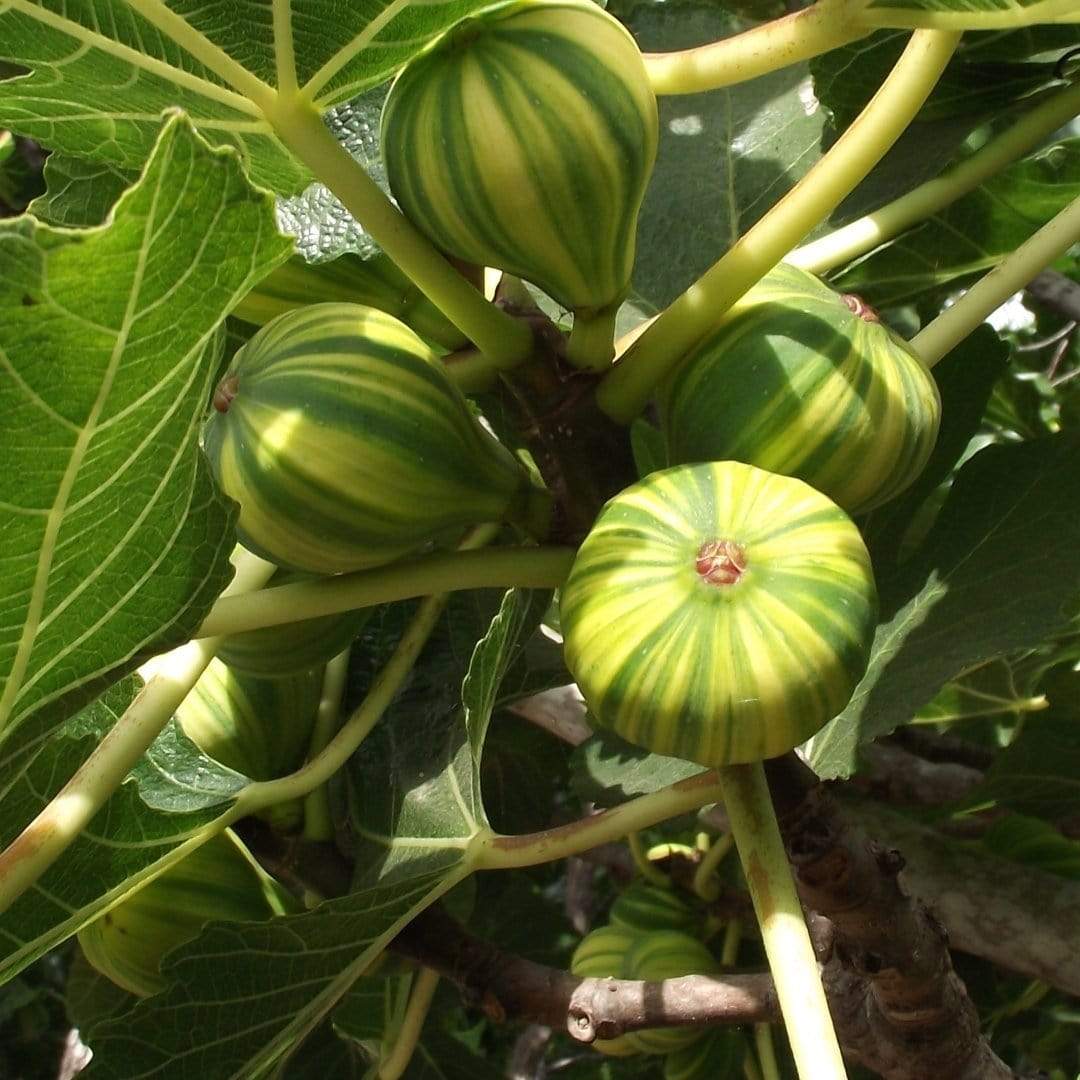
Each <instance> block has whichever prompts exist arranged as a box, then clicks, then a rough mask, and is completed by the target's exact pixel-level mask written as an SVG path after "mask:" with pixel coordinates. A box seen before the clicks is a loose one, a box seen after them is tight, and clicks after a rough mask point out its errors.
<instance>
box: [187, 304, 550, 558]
mask: <svg viewBox="0 0 1080 1080" xmlns="http://www.w3.org/2000/svg"><path fill="white" fill-rule="evenodd" d="M214 408H215V410H216V411H215V412H214V413H213V415H212V416H211V418H210V420H209V422H208V424H207V426H206V431H205V437H204V446H205V449H206V453H207V456H208V457H209V459H210V465H211V467H212V469H213V471H214V475H215V476H216V477H217V480H218V483H219V484H220V486H221V487H222V489H223V490H224V491H225V493H226V494H227V495H230V496H231V497H232V498H234V499H236V501H237V502H238V503H239V504H240V519H239V522H238V524H237V532H238V534H239V537H240V541H241V543H242V544H244V546H245V547H247V548H250V549H251V550H252V551H254V552H255V553H256V554H259V555H264V556H265V557H266V558H268V559H270V560H271V561H272V562H275V563H277V564H278V565H280V566H284V567H289V568H292V569H297V570H309V571H313V572H315V573H322V574H333V573H338V572H341V571H346V570H360V569H363V568H366V567H371V566H379V565H381V564H383V563H387V562H391V561H392V560H394V559H397V558H400V557H401V556H403V555H406V554H408V553H409V552H412V551H416V550H417V549H419V548H422V547H424V546H425V545H427V544H429V543H431V542H432V541H433V540H435V539H436V538H437V537H439V536H441V535H443V534H444V533H445V532H446V531H447V530H452V529H455V528H465V527H467V526H470V525H479V524H483V523H486V522H498V521H508V522H513V523H515V524H520V525H521V526H522V527H523V528H526V529H528V530H530V531H532V532H542V531H543V530H544V529H545V528H546V526H547V520H548V515H549V513H550V497H549V496H548V495H547V493H546V492H544V491H542V490H540V489H539V488H538V487H537V486H535V485H534V484H533V482H532V480H531V479H530V477H529V474H528V473H527V472H526V470H525V468H524V467H523V466H522V465H521V464H520V463H519V462H518V461H517V460H516V459H515V458H514V456H513V455H512V454H511V453H510V452H509V451H508V450H506V449H504V448H503V447H502V446H501V445H500V444H499V442H498V441H497V440H496V439H495V438H494V437H493V436H492V435H490V434H489V433H488V432H487V431H486V430H485V429H484V427H483V426H482V425H481V423H480V421H479V420H478V419H477V418H476V416H474V415H473V412H472V410H471V408H470V406H469V404H468V402H467V401H466V400H465V398H464V397H463V396H462V394H461V392H460V391H459V390H458V389H457V387H456V386H454V384H453V383H452V382H451V381H450V378H449V376H448V375H447V374H446V371H445V369H444V366H443V364H442V361H441V360H439V358H438V357H437V356H436V355H435V354H434V353H433V352H432V351H431V350H430V349H429V348H428V347H427V346H426V345H425V344H424V343H423V341H421V340H420V338H418V337H417V336H416V334H414V333H413V332H412V331H411V330H410V329H409V328H408V327H407V326H405V325H404V323H401V322H399V321H398V320H397V319H395V318H393V317H392V316H390V315H387V314H386V313H385V312H382V311H378V310H377V309H376V308H371V307H363V306H361V305H359V304H313V305H311V306H310V307H305V308H299V309H297V310H295V311H289V312H286V313H285V314H284V315H280V316H278V317H277V318H276V319H274V320H272V321H271V322H269V323H267V324H266V326H264V327H263V328H262V329H261V330H260V331H259V332H258V333H257V334H256V335H255V336H254V337H253V338H252V339H251V340H250V341H249V342H248V343H247V344H246V345H245V346H244V347H243V348H241V349H240V350H239V351H238V352H237V353H236V356H235V357H234V358H233V362H232V365H231V367H230V369H229V371H228V373H227V374H226V375H225V377H224V378H223V379H222V380H221V383H220V384H219V386H218V390H217V393H216V394H215V396H214Z"/></svg>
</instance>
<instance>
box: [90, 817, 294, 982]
mask: <svg viewBox="0 0 1080 1080" xmlns="http://www.w3.org/2000/svg"><path fill="white" fill-rule="evenodd" d="M297 907H298V905H297V904H296V902H295V901H294V900H293V899H292V898H291V897H290V896H289V894H288V893H286V892H285V890H284V889H283V888H282V887H281V886H280V885H279V884H278V883H277V882H276V881H275V880H274V879H273V878H271V877H270V876H269V875H268V874H267V873H266V872H265V871H263V869H262V868H261V867H260V866H259V864H258V863H257V862H256V861H255V860H254V858H252V856H251V854H250V853H249V852H248V850H247V848H245V847H244V845H243V844H242V843H241V842H240V841H239V839H237V837H236V835H235V834H234V833H233V832H232V830H231V829H226V830H225V831H224V832H222V833H218V834H217V835H216V836H213V837H211V838H210V839H209V840H207V841H206V843H205V844H203V845H201V846H200V847H197V848H196V849H195V850H194V851H192V852H191V853H190V854H188V855H186V856H184V858H182V859H180V860H179V861H178V862H177V863H176V864H175V865H174V866H172V867H171V868H170V869H168V870H166V871H165V872H164V873H163V874H161V875H160V876H159V877H156V878H154V880H153V881H151V882H150V883H149V884H148V885H144V886H143V887H142V888H140V889H139V890H138V891H137V892H133V893H132V894H131V895H129V896H128V897H126V898H125V899H124V900H122V901H121V902H120V903H119V904H117V905H116V906H115V907H112V908H110V909H109V910H108V911H106V912H105V914H104V915H100V916H99V917H98V918H97V919H95V920H94V921H93V922H91V923H89V924H87V925H86V926H84V927H83V928H82V930H80V931H79V944H80V946H81V947H82V951H83V954H84V955H85V956H86V959H87V960H88V961H89V962H90V964H91V965H92V966H93V967H94V968H96V969H97V970H98V971H99V972H100V973H101V974H102V975H104V976H105V977H106V978H107V979H109V980H110V981H111V982H113V983H115V984H116V985H117V986H120V987H123V989H125V990H128V991H130V992H131V993H132V994H137V995H138V996H139V997H150V996H151V995H152V994H157V993H159V992H160V991H162V990H164V989H165V987H166V986H167V985H168V983H169V980H168V978H167V977H166V976H165V975H163V974H162V972H161V961H162V959H163V958H164V957H165V956H166V955H167V954H168V953H170V952H172V951H173V949H176V948H179V947H180V946H181V945H183V944H185V943H186V942H188V941H191V940H192V939H193V938H195V937H198V935H199V933H200V932H201V931H202V928H203V927H204V926H205V925H206V924H207V923H208V922H211V921H212V920H233V921H237V922H253V921H256V920H262V919H269V918H271V917H272V916H274V915H284V914H288V913H290V912H292V911H295V910H296V908H297Z"/></svg>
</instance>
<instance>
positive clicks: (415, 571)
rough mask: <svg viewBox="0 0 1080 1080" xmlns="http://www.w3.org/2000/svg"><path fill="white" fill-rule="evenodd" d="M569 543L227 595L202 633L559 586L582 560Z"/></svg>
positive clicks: (416, 562)
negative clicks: (468, 593)
mask: <svg viewBox="0 0 1080 1080" xmlns="http://www.w3.org/2000/svg"><path fill="white" fill-rule="evenodd" d="M574 554H575V552H574V549H573V548H569V547H533V548H527V547H502V548H498V547H497V548H489V549H487V550H485V551H454V552H446V553H443V554H439V555H426V556H422V557H421V558H418V559H411V560H407V561H402V562H400V563H391V564H390V565H388V566H378V567H375V568H374V569H371V570H358V571H356V572H355V573H351V574H338V575H335V576H334V577H327V578H322V579H318V580H315V581H304V582H295V583H293V584H291V585H278V586H276V587H274V588H271V589H261V590H259V592H257V593H253V594H251V595H249V596H245V597H243V598H242V599H241V598H239V597H237V598H236V599H235V600H234V599H232V598H224V597H223V598H222V599H220V600H218V602H217V603H216V604H215V605H214V606H213V608H211V610H210V614H209V615H207V617H206V620H205V621H204V622H203V624H202V626H201V627H199V629H198V630H197V631H196V633H195V636H196V637H198V638H202V637H213V636H220V635H227V634H239V633H242V632H243V631H245V630H258V629H260V628H262V627H265V626H280V625H281V624H282V623H291V622H298V621H302V620H304V619H310V618H313V617H316V616H318V615H334V614H338V613H340V612H342V611H353V610H355V609H356V608H363V607H372V606H373V605H375V604H389V603H393V602H394V601H396V600H408V599H410V598H411V597H416V596H427V595H429V594H432V593H439V592H456V591H459V590H462V589H492V588H507V589H509V588H515V587H516V588H523V589H554V588H557V587H558V586H559V585H561V584H562V583H563V581H564V580H565V578H566V575H567V574H568V573H569V572H570V565H571V563H572V562H573V561H574Z"/></svg>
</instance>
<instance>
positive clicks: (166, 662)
mask: <svg viewBox="0 0 1080 1080" xmlns="http://www.w3.org/2000/svg"><path fill="white" fill-rule="evenodd" d="M233 561H234V566H235V568H236V574H235V576H234V577H233V580H232V582H231V583H230V584H229V587H228V588H227V589H226V590H225V594H226V595H234V596H235V595H238V594H240V593H243V592H245V591H248V590H251V589H257V588H258V587H259V586H260V585H262V584H263V583H264V582H265V581H267V580H269V578H270V575H271V574H272V573H273V572H274V571H275V570H276V569H277V567H275V566H274V565H273V564H271V563H268V562H266V561H265V560H263V559H260V558H258V557H257V556H255V555H252V554H251V553H250V552H247V551H244V550H243V549H242V548H237V550H236V552H235V553H234V556H233ZM219 643H220V639H218V638H206V639H204V640H203V641H190V642H188V643H187V644H186V645H181V646H180V647H179V648H178V649H173V651H172V652H170V653H166V654H165V655H164V656H159V657H155V658H154V660H152V661H150V662H148V663H147V664H146V665H144V667H143V668H142V669H140V673H141V674H142V675H143V678H144V679H145V685H144V686H143V688H142V689H141V690H140V691H139V693H138V694H137V695H136V697H135V700H134V701H132V703H131V704H130V705H129V706H128V707H127V709H125V710H124V713H123V715H122V716H121V717H120V719H119V720H117V721H116V723H115V724H114V725H113V727H112V729H111V730H110V731H109V733H108V734H107V735H106V736H105V738H103V739H102V740H101V742H100V743H98V745H97V747H95V749H94V751H93V752H92V753H91V754H90V756H89V757H88V758H87V759H86V761H84V762H83V764H82V765H80V766H79V768H78V769H77V770H76V772H75V774H74V775H73V776H72V777H71V779H70V780H69V781H68V782H67V783H66V784H65V785H64V786H63V788H61V790H60V791H59V793H58V794H57V795H56V796H55V797H54V798H53V799H52V801H51V802H49V803H48V805H47V806H45V808H44V809H43V810H42V811H41V813H39V814H38V816H37V817H36V818H34V820H33V821H32V822H31V823H30V824H29V825H27V826H26V828H25V829H23V831H22V832H21V833H20V834H19V835H18V836H17V837H16V838H15V839H14V840H13V841H12V842H11V844H9V845H8V847H7V848H6V849H5V850H4V851H3V852H2V853H0V912H3V911H6V910H7V909H8V908H9V907H10V906H11V905H12V904H13V903H14V902H15V901H16V900H17V899H18V898H19V897H20V896H21V895H22V894H23V893H24V892H25V891H26V890H27V889H29V888H30V887H31V886H32V885H33V884H34V882H36V881H37V880H38V878H40V877H41V875H42V874H44V873H45V871H46V870H48V868H49V867H50V866H52V864H53V863H54V862H56V860H57V859H58V858H59V857H60V856H61V855H62V854H63V853H64V852H65V851H66V850H67V848H68V846H69V845H70V844H71V843H72V842H73V841H74V840H75V838H76V837H77V836H78V835H79V833H80V832H82V830H83V829H85V828H86V826H87V825H89V824H90V821H91V820H92V819H93V817H94V815H95V814H97V812H98V811H99V810H100V809H101V808H102V806H104V805H105V803H106V802H107V801H108V799H109V797H110V796H111V795H112V794H113V792H114V791H116V789H117V788H118V787H119V786H120V785H121V784H122V783H123V781H124V778H125V777H126V776H127V775H128V773H129V772H131V770H132V769H133V768H134V766H135V764H136V762H137V761H138V760H139V758H141V757H142V755H143V754H144V753H145V752H146V751H147V749H148V748H149V747H150V744H151V743H152V742H153V741H154V740H155V739H156V738H157V737H158V735H159V734H160V732H161V730H162V728H164V727H165V725H166V724H167V723H168V722H169V718H170V717H171V716H172V715H173V713H174V712H175V711H176V709H177V707H178V706H179V705H180V703H181V702H182V701H183V700H184V698H185V697H187V695H188V693H189V692H190V691H191V688H192V687H193V686H194V685H195V683H196V682H197V681H198V678H199V676H200V675H202V673H203V671H205V670H206V665H207V664H209V663H210V661H211V660H212V659H213V657H214V653H215V652H216V651H217V647H218V644H219Z"/></svg>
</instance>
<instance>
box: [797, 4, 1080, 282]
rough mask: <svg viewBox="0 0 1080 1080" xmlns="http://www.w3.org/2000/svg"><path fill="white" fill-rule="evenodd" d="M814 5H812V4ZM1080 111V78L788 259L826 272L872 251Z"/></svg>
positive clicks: (971, 187)
mask: <svg viewBox="0 0 1080 1080" xmlns="http://www.w3.org/2000/svg"><path fill="white" fill-rule="evenodd" d="M810 10H813V9H810ZM1078 113H1080V82H1078V83H1076V84H1075V85H1072V86H1067V87H1065V88H1064V89H1063V90H1059V91H1058V92H1057V93H1055V94H1054V95H1052V96H1051V97H1049V98H1047V99H1046V100H1045V101H1044V102H1043V103H1042V104H1041V105H1037V106H1036V107H1035V108H1033V109H1030V110H1029V111H1028V112H1026V113H1025V114H1024V115H1023V116H1021V117H1020V118H1019V119H1018V120H1017V121H1016V122H1015V123H1014V124H1013V125H1012V126H1011V127H1009V128H1008V129H1007V130H1006V131H1004V132H1002V134H1000V135H998V136H997V137H996V138H994V139H991V140H990V141H989V142H988V143H987V144H986V145H985V146H983V147H982V148H981V149H979V150H977V151H976V152H975V153H974V154H972V155H971V156H970V157H969V158H966V159H965V160H964V161H962V162H960V163H959V164H958V165H956V166H954V167H953V168H952V169H950V170H949V171H948V172H947V173H945V174H944V175H943V176H938V177H935V178H934V179H933V180H928V181H927V182H926V183H925V184H920V185H919V186H918V187H917V188H914V189H913V190H912V191H909V192H908V193H907V194H906V195H901V196H900V198H899V199H894V200H893V201H892V202H891V203H888V204H886V205H885V206H883V207H882V208H881V209H880V210H875V211H874V212H873V213H872V214H867V215H866V216H865V217H861V218H858V219H857V220H856V221H852V222H851V223H850V224H848V225H845V226H844V227H843V228H841V229H837V230H836V231H835V232H831V233H828V234H827V235H825V236H823V237H821V238H820V239H819V240H815V241H813V243H810V244H805V245H804V246H803V247H800V248H796V249H795V250H794V251H793V252H791V254H790V255H788V256H787V258H786V259H785V262H789V263H791V264H792V265H793V266H799V267H801V268H802V269H803V270H808V271H810V273H812V274H824V273H826V272H827V271H829V270H832V269H835V268H836V267H837V266H841V265H843V264H844V263H846V262H850V261H851V260H852V259H855V258H858V256H860V255H865V254H866V253H867V252H868V251H873V249H874V248H876V247H877V246H878V245H879V244H884V243H885V242H886V241H888V240H892V239H893V238H894V237H896V236H899V235H900V234H901V233H902V232H904V231H905V230H906V229H909V228H911V227H912V226H913V225H916V224H918V223H919V222H920V221H925V220H926V219H927V218H928V217H931V216H932V215H934V214H937V213H939V212H940V211H941V210H943V209H944V208H945V207H947V206H949V205H950V204H951V203H953V202H955V201H956V200H957V199H959V198H961V196H963V195H966V194H968V192H970V191H974V190H975V188H977V187H978V186H979V185H980V184H982V183H984V182H985V181H987V180H989V179H990V178H991V177H992V176H996V175H997V174H998V173H999V172H1001V170H1002V169H1004V168H1005V167H1006V166H1007V165H1010V164H1011V163H1012V162H1014V161H1016V160H1017V159H1018V158H1021V157H1023V155H1024V154H1026V153H1027V152H1028V151H1029V150H1031V149H1033V148H1034V147H1036V146H1038V145H1039V144H1040V143H1041V142H1042V141H1043V140H1044V139H1045V138H1047V137H1048V136H1050V135H1052V134H1053V133H1054V132H1055V131H1057V129H1058V128H1060V127H1061V126H1062V125H1063V124H1066V123H1068V122H1069V120H1071V119H1072V118H1073V117H1074V116H1076V115H1077V114H1078Z"/></svg>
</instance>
